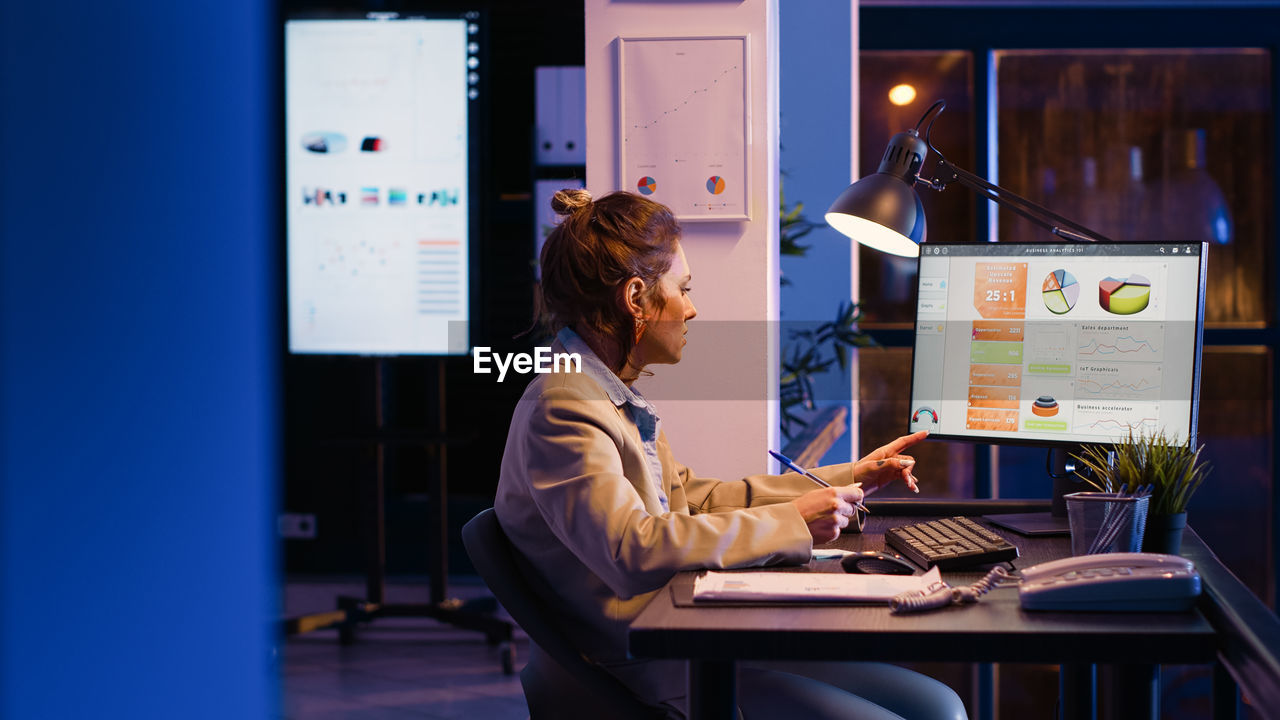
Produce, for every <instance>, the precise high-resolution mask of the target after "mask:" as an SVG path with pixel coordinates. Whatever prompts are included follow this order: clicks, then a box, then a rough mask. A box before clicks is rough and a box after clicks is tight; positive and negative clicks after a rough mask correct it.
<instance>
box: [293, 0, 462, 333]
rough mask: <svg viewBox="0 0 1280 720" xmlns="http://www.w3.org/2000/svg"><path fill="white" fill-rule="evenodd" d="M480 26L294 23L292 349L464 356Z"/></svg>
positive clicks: (455, 22) (456, 20)
mask: <svg viewBox="0 0 1280 720" xmlns="http://www.w3.org/2000/svg"><path fill="white" fill-rule="evenodd" d="M476 31H477V27H476V20H473V19H468V18H465V17H453V18H404V19H400V18H388V17H378V18H370V19H360V20H336V19H324V20H312V19H307V20H289V21H288V22H286V24H285V126H286V133H285V135H286V138H285V140H286V152H285V157H286V183H287V220H288V232H287V235H288V237H287V268H288V323H289V349H290V351H291V352H295V353H328V354H360V355H399V354H414V355H445V354H465V353H466V352H467V351H468V350H469V330H468V327H469V319H470V314H471V310H472V307H471V282H472V281H471V273H470V270H469V267H470V263H471V242H470V240H471V231H472V228H471V220H470V219H471V202H472V198H471V197H470V182H471V163H470V158H469V151H468V147H469V124H468V111H469V106H470V104H471V102H472V100H474V99H475V97H476V95H477V87H476V85H477V79H478V71H479V68H478V64H479V61H478V56H477V51H478V47H477V32H476Z"/></svg>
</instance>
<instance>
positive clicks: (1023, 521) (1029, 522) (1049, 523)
mask: <svg viewBox="0 0 1280 720" xmlns="http://www.w3.org/2000/svg"><path fill="white" fill-rule="evenodd" d="M1078 484H1079V481H1077V480H1073V479H1071V475H1070V474H1068V473H1063V474H1062V475H1061V476H1057V477H1054V479H1053V504H1052V506H1051V509H1050V510H1049V512H1047V513H1044V512H1038V513H1009V514H1004V515H984V516H983V517H984V518H985V519H986V520H987V521H989V522H991V523H992V524H994V525H999V526H1000V527H1005V528H1008V529H1010V530H1012V531H1014V532H1016V533H1020V534H1022V535H1070V534H1071V526H1070V525H1069V524H1068V523H1067V501H1066V500H1064V499H1063V497H1064V496H1065V495H1066V494H1067V493H1072V492H1076V491H1077V490H1078V488H1077V487H1076V485H1078Z"/></svg>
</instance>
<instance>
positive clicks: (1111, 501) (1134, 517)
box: [1065, 492, 1150, 555]
mask: <svg viewBox="0 0 1280 720" xmlns="http://www.w3.org/2000/svg"><path fill="white" fill-rule="evenodd" d="M1065 499H1066V501H1067V520H1068V521H1069V522H1070V525H1071V554H1072V555H1094V554H1097V553H1111V552H1141V551H1142V531H1143V529H1145V528H1146V525H1147V503H1148V500H1149V499H1150V498H1148V497H1145V496H1143V497H1134V496H1132V495H1119V494H1117V493H1102V492H1078V493H1071V494H1069V495H1067V496H1066V497H1065Z"/></svg>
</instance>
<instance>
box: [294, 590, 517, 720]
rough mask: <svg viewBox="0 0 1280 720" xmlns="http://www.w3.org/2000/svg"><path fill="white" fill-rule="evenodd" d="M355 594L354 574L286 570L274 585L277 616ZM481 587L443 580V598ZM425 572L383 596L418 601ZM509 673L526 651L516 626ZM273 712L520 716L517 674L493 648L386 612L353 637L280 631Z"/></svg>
mask: <svg viewBox="0 0 1280 720" xmlns="http://www.w3.org/2000/svg"><path fill="white" fill-rule="evenodd" d="M362 594H363V583H362V581H361V580H360V579H357V578H352V579H349V580H348V579H300V578H291V579H290V581H289V582H288V584H287V585H286V587H285V591H284V597H283V598H282V599H283V602H284V611H285V616H286V617H298V616H300V615H303V614H308V613H315V612H326V611H331V610H333V609H334V607H335V598H336V597H337V596H338V595H351V596H359V595H362ZM485 594H486V590H485V588H484V586H483V585H482V584H480V581H479V580H478V579H474V578H453V579H451V581H450V585H449V596H450V597H456V598H460V599H464V600H465V599H468V598H473V597H478V596H483V595H485ZM426 598H427V590H426V586H425V579H424V580H421V581H414V582H404V581H393V582H390V583H389V584H388V587H387V595H386V599H387V602H392V603H395V602H415V603H418V602H425V601H426ZM515 645H516V653H517V664H516V669H517V672H518V671H519V668H520V667H521V666H522V665H523V663H524V661H525V660H527V658H528V649H529V644H528V638H527V637H526V636H525V635H524V634H523V633H521V632H520V631H519V630H517V631H516V643H515ZM279 666H280V675H281V695H282V698H281V711H280V713H279V715H278V717H280V718H287V719H288V720H338V719H341V718H352V719H359V720H384V719H387V720H391V719H395V720H404V719H407V718H428V719H431V718H463V717H465V718H483V719H484V720H508V719H510V720H524V718H527V717H528V716H529V713H528V710H527V708H526V706H525V702H524V694H523V693H522V692H521V690H520V680H519V677H518V675H504V674H503V673H502V668H501V662H500V658H499V655H498V651H497V649H496V648H493V647H490V646H489V645H488V644H487V643H486V642H485V639H484V636H483V635H481V634H480V633H477V632H471V631H466V630H459V629H456V628H453V627H450V626H447V625H444V624H442V623H438V622H436V621H434V620H427V619H414V618H387V619H380V620H377V621H375V622H373V623H370V624H368V625H364V626H362V627H361V628H360V630H359V631H358V633H357V639H356V642H355V644H353V645H347V646H344V645H341V644H339V642H338V633H337V631H336V630H318V631H315V632H311V633H306V634H302V635H295V636H293V637H290V638H287V639H286V640H285V642H284V644H283V645H282V647H281V652H280V658H279Z"/></svg>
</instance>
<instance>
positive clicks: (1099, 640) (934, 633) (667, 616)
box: [630, 506, 1216, 663]
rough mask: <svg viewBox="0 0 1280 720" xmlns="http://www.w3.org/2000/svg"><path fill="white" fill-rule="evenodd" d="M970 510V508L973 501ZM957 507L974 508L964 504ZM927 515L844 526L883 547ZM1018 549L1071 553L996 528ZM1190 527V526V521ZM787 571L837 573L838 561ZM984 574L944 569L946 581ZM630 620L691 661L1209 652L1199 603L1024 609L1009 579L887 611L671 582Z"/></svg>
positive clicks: (1037, 554)
mask: <svg viewBox="0 0 1280 720" xmlns="http://www.w3.org/2000/svg"><path fill="white" fill-rule="evenodd" d="M974 507H975V508H976V506H974ZM956 509H957V510H959V511H960V512H961V513H963V514H966V515H969V516H970V517H976V516H978V515H979V513H975V512H971V511H970V510H969V509H968V508H965V507H963V506H960V507H957V508H956ZM927 519H929V518H928V517H919V516H916V517H912V516H901V515H900V516H885V515H883V514H877V515H873V516H872V517H871V518H870V519H869V521H868V523H867V527H866V530H865V532H864V533H863V534H861V535H848V534H846V535H842V536H841V539H840V540H839V541H837V543H836V545H837V546H839V547H842V548H845V549H848V550H880V549H883V548H884V530H885V529H886V528H889V527H893V526H896V525H904V524H908V523H912V522H920V521H922V520H927ZM992 529H993V530H995V531H996V532H997V533H1000V534H1001V535H1003V536H1004V537H1006V538H1007V539H1008V540H1009V541H1010V542H1012V543H1013V544H1014V545H1016V546H1018V548H1019V550H1020V551H1021V557H1020V558H1018V559H1017V560H1015V561H1014V563H1013V564H1014V566H1015V567H1017V568H1026V567H1030V566H1032V565H1036V564H1038V563H1041V562H1044V561H1047V560H1053V559H1056V558H1060V557H1066V556H1067V555H1069V554H1070V541H1069V539H1068V538H1066V537H1048V538H1045V537H1036V538H1030V537H1024V536H1021V535H1018V534H1016V533H1014V532H1012V531H1008V530H1004V529H1002V528H998V527H994V526H992ZM1187 532H1188V533H1190V532H1191V531H1190V530H1188V531H1187ZM789 570H790V571H793V572H843V571H842V570H841V568H840V565H839V562H838V561H835V560H825V561H814V562H810V563H809V564H808V565H806V566H802V567H799V568H790V569H789ZM984 571H985V568H983V569H982V571H976V572H975V571H969V572H950V573H944V574H943V576H944V578H945V579H947V580H948V581H949V582H950V583H951V584H952V585H961V584H966V585H967V584H969V583H972V582H974V581H975V580H977V579H979V578H981V577H982V575H983V574H984ZM694 575H695V573H692V572H688V573H680V574H679V575H678V576H677V577H676V578H675V579H674V580H673V581H672V583H671V584H669V585H668V586H667V588H666V589H665V590H664V591H663V592H660V593H658V595H657V596H655V598H654V600H653V602H651V603H650V604H649V605H648V607H646V608H645V609H644V611H643V612H641V614H640V616H639V617H638V618H637V619H636V621H635V622H634V623H632V626H631V634H630V643H631V654H632V655H634V656H636V657H651V658H680V659H696V660H750V659H777V660H875V661H885V662H904V661H912V660H933V661H955V662H1043V663H1062V662H1068V663H1096V662H1112V663H1203V662H1209V661H1212V660H1213V658H1214V657H1215V653H1216V641H1215V637H1214V631H1213V629H1212V628H1211V627H1210V625H1209V623H1208V621H1206V620H1205V618H1204V616H1203V615H1202V614H1201V613H1200V612H1199V611H1198V610H1196V611H1191V612H1183V613H1064V612H1027V611H1024V610H1022V608H1021V607H1020V606H1019V603H1018V591H1017V589H1016V588H1012V587H1010V588H1001V589H995V590H992V591H991V592H990V593H988V594H987V595H985V596H983V598H982V600H981V601H980V602H979V603H978V604H976V605H953V606H950V607H947V608H943V609H940V610H934V611H931V612H924V613H917V614H908V615H891V614H890V613H889V609H888V607H887V606H883V605H864V606H822V607H814V606H804V607H795V606H790V607H789V606H785V605H780V606H773V607H725V606H716V607H677V606H676V605H675V603H674V601H673V597H672V585H676V584H681V583H686V584H687V583H691V582H692V580H693V577H694Z"/></svg>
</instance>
